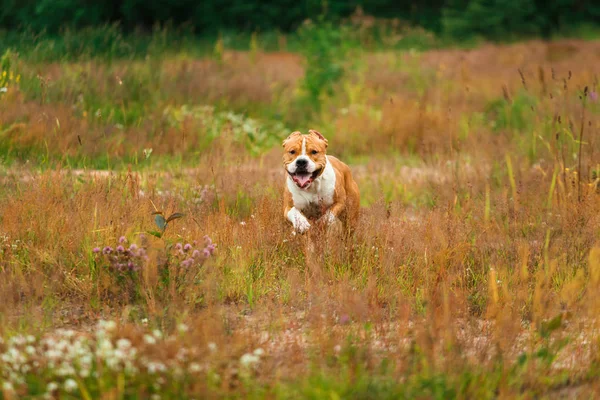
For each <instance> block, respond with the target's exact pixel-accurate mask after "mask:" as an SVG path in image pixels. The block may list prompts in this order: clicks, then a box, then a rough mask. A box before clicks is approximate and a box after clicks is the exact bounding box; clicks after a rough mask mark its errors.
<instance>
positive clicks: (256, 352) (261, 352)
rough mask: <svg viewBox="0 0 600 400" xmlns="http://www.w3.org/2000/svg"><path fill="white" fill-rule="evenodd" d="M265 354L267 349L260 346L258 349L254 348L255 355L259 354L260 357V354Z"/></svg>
mask: <svg viewBox="0 0 600 400" xmlns="http://www.w3.org/2000/svg"><path fill="white" fill-rule="evenodd" d="M264 354H265V351H264V350H263V349H261V348H260V347H259V348H258V349H256V350H254V355H255V356H259V357H260V356H262V355H264Z"/></svg>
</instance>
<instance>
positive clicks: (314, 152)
mask: <svg viewBox="0 0 600 400" xmlns="http://www.w3.org/2000/svg"><path fill="white" fill-rule="evenodd" d="M311 153H312V154H317V153H319V152H318V151H316V150H313V151H311Z"/></svg>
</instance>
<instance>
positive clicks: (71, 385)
mask: <svg viewBox="0 0 600 400" xmlns="http://www.w3.org/2000/svg"><path fill="white" fill-rule="evenodd" d="M64 386H65V390H66V391H67V392H72V391H74V390H75V389H77V382H75V380H74V379H67V380H66V381H65V384H64Z"/></svg>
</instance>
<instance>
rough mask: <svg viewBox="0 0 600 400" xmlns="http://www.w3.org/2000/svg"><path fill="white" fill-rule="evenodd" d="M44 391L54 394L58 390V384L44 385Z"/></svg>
mask: <svg viewBox="0 0 600 400" xmlns="http://www.w3.org/2000/svg"><path fill="white" fill-rule="evenodd" d="M46 390H47V391H48V392H50V393H52V392H54V391H55V390H58V383H56V382H50V383H48V384H47V385H46Z"/></svg>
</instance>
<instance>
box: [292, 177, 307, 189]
mask: <svg viewBox="0 0 600 400" xmlns="http://www.w3.org/2000/svg"><path fill="white" fill-rule="evenodd" d="M294 181H296V183H297V184H299V185H300V187H304V186H306V184H307V183H308V181H310V175H295V176H294Z"/></svg>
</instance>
